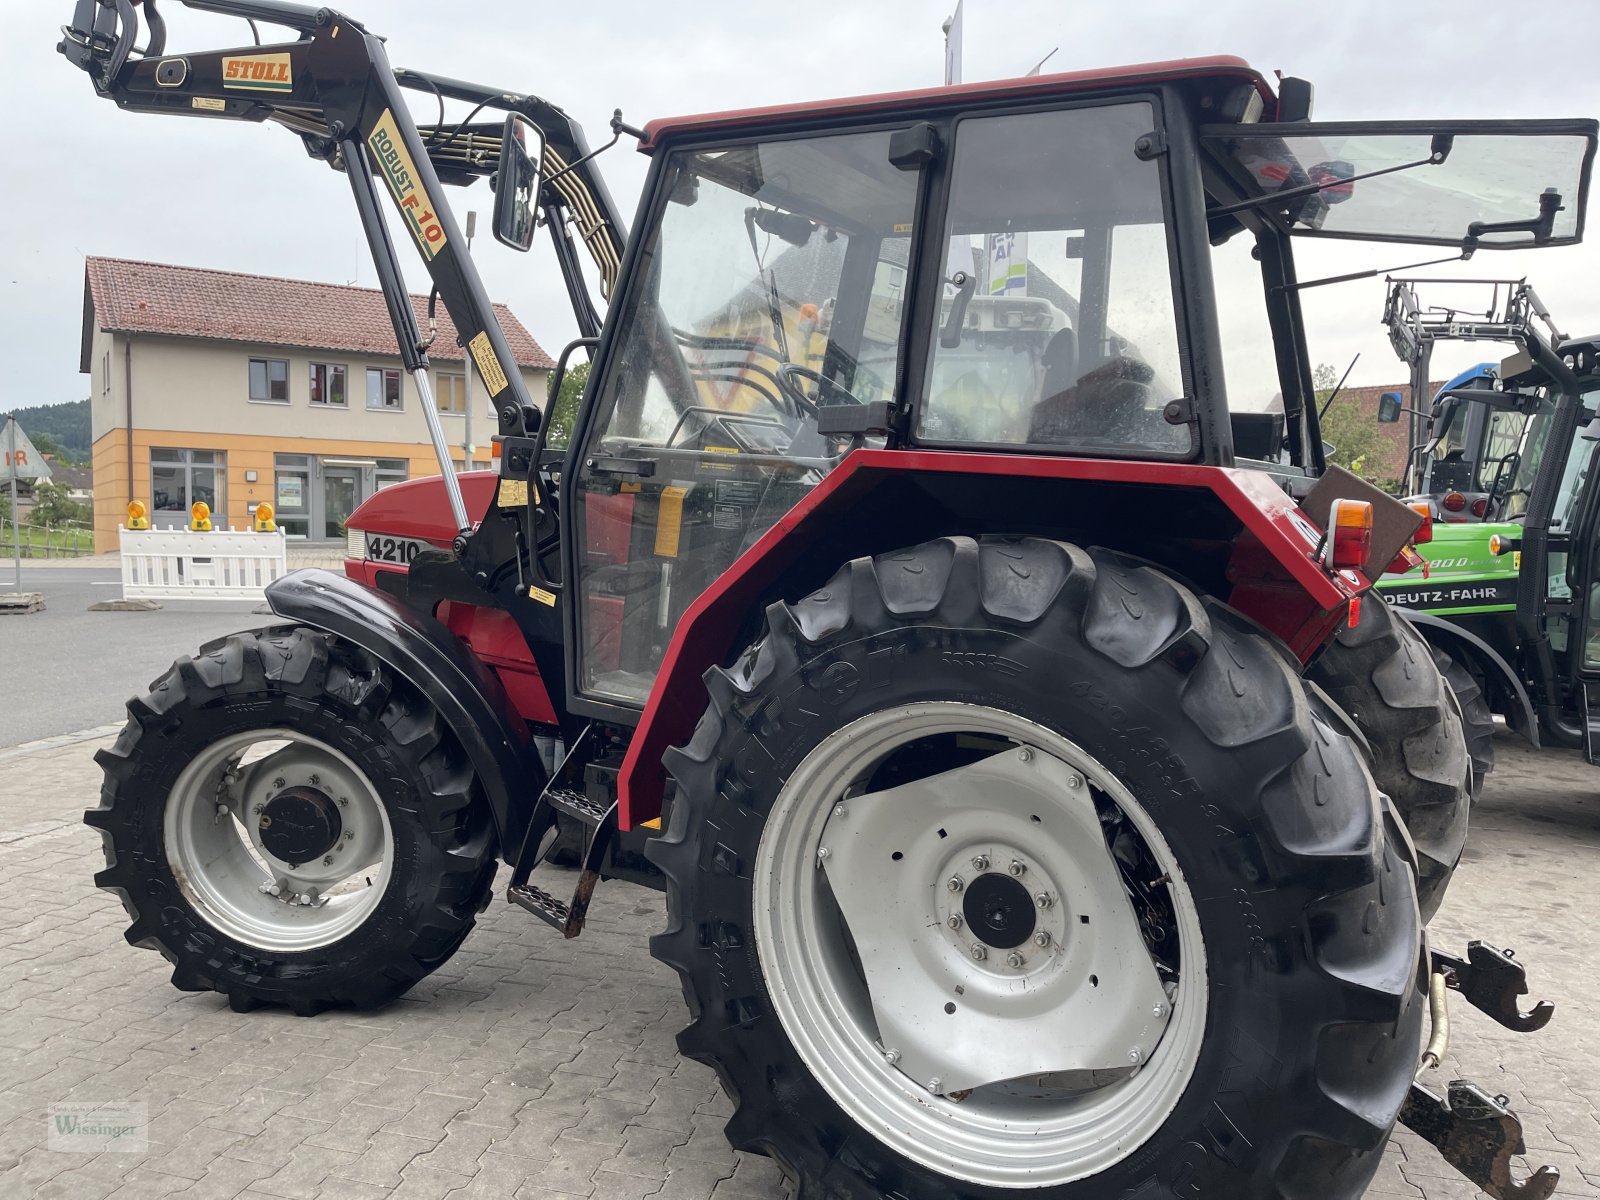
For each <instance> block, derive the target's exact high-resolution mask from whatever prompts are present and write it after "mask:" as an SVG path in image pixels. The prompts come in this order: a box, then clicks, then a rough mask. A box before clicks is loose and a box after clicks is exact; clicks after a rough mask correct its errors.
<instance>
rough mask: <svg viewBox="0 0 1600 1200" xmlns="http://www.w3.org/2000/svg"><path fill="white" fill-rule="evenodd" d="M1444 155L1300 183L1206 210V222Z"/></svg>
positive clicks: (1434, 161)
mask: <svg viewBox="0 0 1600 1200" xmlns="http://www.w3.org/2000/svg"><path fill="white" fill-rule="evenodd" d="M1444 159H1445V156H1444V154H1441V153H1439V152H1438V151H1435V152H1434V153H1432V154H1430V155H1428V157H1427V158H1419V159H1417V161H1416V162H1408V163H1399V164H1397V165H1395V166H1392V167H1379V168H1378V169H1377V170H1376V171H1368V172H1366V173H1365V174H1363V175H1351V176H1349V177H1348V178H1345V179H1330V180H1329V181H1328V182H1327V183H1302V184H1301V185H1300V186H1299V187H1292V188H1288V189H1286V190H1284V191H1277V192H1266V193H1263V194H1262V195H1260V196H1251V197H1250V198H1249V199H1247V200H1240V201H1239V202H1238V203H1236V204H1224V205H1223V206H1222V207H1221V208H1208V209H1206V220H1208V221H1209V220H1212V219H1214V218H1216V217H1227V216H1232V215H1233V214H1234V213H1237V212H1245V211H1247V210H1249V209H1252V208H1264V207H1266V206H1267V205H1269V204H1278V203H1280V202H1282V201H1285V200H1299V199H1300V198H1301V197H1302V196H1315V195H1316V194H1317V193H1318V192H1325V191H1327V190H1328V189H1329V188H1331V187H1349V186H1350V185H1351V184H1353V183H1360V182H1361V181H1362V180H1363V179H1376V178H1377V177H1378V176H1380V175H1393V174H1394V173H1395V172H1396V171H1409V170H1411V169H1412V168H1413V167H1432V166H1437V165H1438V164H1440V163H1442V162H1443V161H1444Z"/></svg>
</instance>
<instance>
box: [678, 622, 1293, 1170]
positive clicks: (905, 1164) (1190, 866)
mask: <svg viewBox="0 0 1600 1200" xmlns="http://www.w3.org/2000/svg"><path fill="white" fill-rule="evenodd" d="M953 674H954V675H955V678H956V679H957V680H959V681H960V683H961V685H962V686H959V687H956V688H954V689H953V687H952V683H953V679H952V676H953ZM1153 674H1156V675H1162V676H1165V679H1164V680H1162V681H1161V682H1159V683H1158V682H1156V681H1155V680H1153V679H1151V676H1152V675H1153ZM1083 681H1093V682H1092V683H1090V682H1083ZM1182 685H1183V678H1182V676H1181V675H1180V674H1179V673H1178V672H1177V671H1176V670H1175V669H1174V668H1172V667H1170V666H1168V665H1166V664H1164V663H1156V664H1151V665H1149V666H1147V667H1144V668H1140V669H1136V670H1123V669H1120V668H1117V667H1116V666H1115V664H1112V663H1110V662H1109V661H1108V660H1107V659H1105V658H1104V657H1102V656H1101V655H1099V654H1097V653H1096V652H1094V651H1093V650H1090V649H1089V648H1087V647H1086V646H1084V645H1083V644H1082V643H1081V642H1079V641H1077V640H1076V639H1074V638H1071V637H1060V636H1056V637H1040V636H1038V632H1037V631H1029V632H1028V633H1023V632H1021V631H1016V632H1014V631H1008V630H1003V629H996V628H992V627H978V628H966V629H949V628H937V627H928V626H918V625H908V626H902V627H899V628H895V629H892V630H889V631H886V632H883V633H880V634H877V635H873V636H868V637H859V638H855V639H853V640H848V641H844V640H841V641H837V642H830V643H829V644H828V645H827V646H826V648H825V650H824V651H823V652H822V653H821V654H819V655H818V657H817V658H815V659H813V660H811V661H810V662H809V663H807V664H806V665H805V667H804V668H802V669H801V670H799V671H795V672H793V673H791V674H789V675H788V676H787V677H786V678H783V679H770V680H767V681H765V682H764V683H763V685H762V688H761V694H762V696H763V697H766V698H768V699H767V702H766V703H764V704H763V705H762V706H761V707H760V710H759V715H757V716H756V717H755V719H754V720H749V719H747V720H740V721H729V722H727V723H726V727H725V729H726V731H725V733H724V737H723V741H722V742H721V743H720V744H719V746H718V748H717V750H716V752H715V754H714V755H713V758H714V759H715V760H719V761H721V762H724V763H728V764H730V765H731V769H730V770H729V771H728V772H727V774H726V776H725V777H724V778H723V780H722V786H721V787H720V788H719V790H718V798H717V801H716V803H715V805H714V809H713V815H712V818H711V819H712V822H713V824H714V825H715V826H716V829H717V835H716V837H715V839H711V840H708V841H706V842H705V843H704V847H705V849H706V850H707V851H710V852H713V853H715V854H723V855H727V854H729V853H731V854H732V855H733V856H734V857H735V858H736V860H737V870H736V871H731V872H730V871H727V870H722V871H719V870H718V869H716V865H715V864H714V863H709V862H708V863H704V864H703V866H704V867H705V868H706V869H702V870H700V871H698V872H697V873H696V875H695V877H694V884H693V886H695V887H697V888H703V889H705V891H704V892H703V894H701V895H698V896H695V897H693V898H692V901H691V903H690V904H689V905H687V906H686V907H687V908H688V909H689V910H691V911H693V912H697V913H716V914H718V916H719V918H720V920H721V921H722V923H723V926H724V927H723V928H722V929H721V930H720V931H719V932H718V934H717V937H719V938H720V946H719V958H720V961H719V967H720V976H721V979H722V980H723V981H724V984H725V986H724V988H723V991H722V994H721V995H720V996H718V997H703V998H702V999H703V1001H704V1002H706V1003H708V1004H709V1003H716V1002H719V1001H720V1002H721V1003H723V1004H725V1005H726V1006H727V1009H728V1011H729V1012H730V1013H744V1014H750V1013H757V1012H759V1013H760V1014H761V1015H760V1016H759V1018H757V1019H755V1020H753V1021H752V1023H751V1027H750V1028H749V1029H748V1030H746V1031H745V1032H744V1034H743V1035H742V1036H741V1037H740V1038H739V1039H738V1042H739V1043H740V1044H741V1045H743V1046H744V1047H745V1048H746V1049H747V1050H748V1051H749V1052H750V1053H751V1054H752V1055H753V1056H754V1058H753V1059H752V1061H753V1062H758V1063H761V1064H762V1065H763V1067H764V1069H765V1070H766V1072H767V1074H768V1076H769V1078H770V1080H771V1092H772V1097H773V1100H774V1101H775V1102H776V1103H777V1104H778V1106H779V1107H780V1109H781V1110H782V1111H781V1112H780V1113H779V1114H778V1116H777V1118H776V1119H777V1120H778V1121H780V1122H781V1121H783V1120H784V1119H785V1116H786V1115H787V1116H791V1117H792V1118H793V1121H794V1123H795V1124H796V1125H801V1126H810V1127H815V1128H816V1129H817V1131H818V1133H817V1138H818V1140H819V1142H820V1143H828V1142H830V1140H832V1141H835V1142H837V1143H841V1144H843V1143H848V1144H849V1145H850V1146H852V1147H854V1148H855V1149H854V1150H853V1152H852V1155H851V1157H852V1158H853V1160H854V1163H855V1169H856V1171H857V1172H865V1171H866V1169H867V1167H868V1165H869V1164H870V1165H871V1166H872V1167H873V1168H874V1169H876V1171H877V1174H876V1175H875V1176H872V1177H871V1178H870V1182H871V1184H872V1185H874V1186H876V1187H877V1188H879V1189H880V1191H881V1193H882V1194H884V1195H907V1196H916V1197H922V1196H930V1197H932V1196H941V1197H942V1196H956V1195H960V1196H991V1195H992V1196H994V1197H997V1198H998V1197H1001V1196H1010V1195H1013V1194H1014V1193H1012V1192H1010V1191H1008V1190H1006V1189H989V1188H982V1187H975V1186H972V1185H968V1184H961V1183H958V1182H956V1181H953V1180H951V1179H949V1178H947V1177H944V1176H941V1175H938V1174H937V1173H935V1172H932V1171H929V1170H928V1169H927V1168H924V1167H922V1166H921V1165H919V1164H915V1163H912V1162H910V1161H909V1160H906V1159H904V1158H902V1157H901V1156H899V1155H898V1154H896V1153H894V1152H893V1151H891V1150H889V1149H888V1148H887V1147H885V1146H883V1145H882V1144H881V1143H878V1142H876V1141H875V1140H874V1141H872V1147H873V1149H871V1150H866V1149H864V1148H863V1143H864V1142H865V1141H867V1140H868V1139H867V1135H865V1134H863V1133H861V1132H860V1131H859V1130H858V1129H857V1127H856V1125H855V1122H853V1121H852V1120H851V1119H850V1118H849V1117H848V1116H846V1115H845V1114H844V1113H843V1112H842V1111H841V1110H840V1109H839V1108H838V1106H837V1105H836V1104H835V1102H834V1101H833V1100H832V1098H831V1097H829V1096H828V1095H827V1093H826V1092H825V1091H824V1090H823V1089H822V1088H821V1086H820V1085H819V1084H817V1083H816V1082H815V1080H814V1079H813V1077H812V1074H811V1072H810V1071H809V1070H808V1069H807V1068H806V1067H805V1065H804V1064H803V1062H802V1061H801V1060H800V1059H799V1057H798V1055H797V1054H796V1052H795V1051H794V1049H793V1047H792V1044H791V1043H790V1041H789V1039H788V1036H787V1034H785V1033H784V1032H783V1030H782V1028H781V1023H780V1022H779V1020H778V1018H777V1016H776V1014H775V1012H773V1010H772V1007H771V1001H770V998H769V993H768V990H767V987H766V983H765V980H764V978H763V972H762V969H761V964H760V959H759V956H758V951H757V948H756V939H755V937H754V935H753V930H752V914H751V908H752V896H753V890H752V889H751V887H750V883H749V875H750V873H751V872H752V871H753V869H754V863H755V860H756V855H757V850H758V846H759V842H760V838H761V834H762V830H763V828H764V824H765V817H766V814H767V813H768V812H770V810H771V807H772V805H773V803H774V801H775V800H776V798H777V796H778V794H779V791H780V790H781V787H782V781H784V780H786V779H787V778H788V777H789V776H790V775H791V773H792V772H793V770H794V768H795V767H796V766H798V765H799V763H800V762H801V761H802V760H803V759H804V758H805V756H806V755H807V754H809V753H810V752H811V751H812V750H814V749H815V748H816V746H817V745H818V744H819V743H820V742H821V741H822V740H823V738H824V737H825V736H826V735H828V734H830V733H832V732H834V731H836V730H838V729H839V728H841V727H842V726H845V725H847V724H849V723H850V722H852V721H855V720H857V719H859V718H861V717H864V716H867V715H869V714H871V713H874V712H877V711H880V710H882V709H885V708H890V707H895V706H899V705H902V704H909V703H916V702H922V701H929V702H932V701H952V700H954V701H961V702H965V703H969V704H975V705H983V706H987V707H992V708H996V709H1001V710H1003V711H1006V712H1009V713H1012V714H1014V715H1016V716H1019V717H1022V718H1025V719H1027V720H1029V721H1032V722H1035V723H1037V724H1039V725H1042V726H1044V727H1045V728H1046V729H1049V730H1052V731H1054V732H1056V733H1058V734H1059V735H1061V736H1064V737H1067V738H1069V740H1071V741H1073V742H1074V743H1076V744H1077V745H1078V746H1080V747H1081V748H1082V749H1083V750H1084V751H1085V752H1086V753H1088V754H1089V755H1090V756H1091V757H1092V758H1093V759H1094V760H1096V761H1097V762H1098V763H1099V764H1100V765H1101V766H1102V767H1104V768H1105V769H1106V770H1107V771H1109V772H1110V773H1111V774H1113V775H1115V776H1116V777H1117V779H1119V780H1120V781H1121V782H1122V783H1123V785H1124V786H1126V787H1127V788H1128V789H1129V791H1130V792H1131V793H1132V794H1133V796H1134V798H1135V799H1136V800H1137V802H1138V804H1139V805H1140V807H1141V808H1143V809H1144V811H1145V813H1146V814H1148V816H1149V817H1150V818H1151V819H1152V820H1153V821H1154V823H1155V824H1156V825H1157V827H1158V828H1160V829H1161V831H1162V833H1163V836H1164V838H1165V840H1166V842H1167V846H1168V849H1169V852H1170V853H1171V854H1172V856H1173V857H1174V859H1175V860H1176V861H1177V863H1178V865H1179V867H1180V869H1181V870H1182V872H1183V873H1184V875H1185V877H1186V880H1187V885H1188V888H1189V891H1190V895H1191V896H1192V897H1193V899H1194V901H1195V907H1196V910H1197V912H1198V914H1199V918H1200V924H1201V928H1202V936H1203V939H1204V942H1205V948H1206V959H1207V974H1208V982H1207V990H1208V995H1209V999H1208V1011H1207V1021H1206V1033H1205V1038H1204V1043H1203V1046H1202V1048H1201V1051H1200V1054H1199V1058H1198V1061H1197V1062H1196V1065H1195V1068H1194V1071H1193V1073H1192V1075H1191V1078H1190V1080H1189V1084H1188V1086H1187V1088H1186V1090H1185V1093H1184V1095H1183V1097H1182V1098H1181V1100H1180V1101H1179V1103H1178V1105H1177V1107H1176V1108H1175V1110H1174V1111H1173V1113H1172V1115H1171V1116H1169V1118H1168V1119H1167V1121H1166V1123H1165V1124H1164V1125H1163V1126H1162V1128H1161V1129H1160V1130H1159V1131H1158V1132H1157V1133H1156V1134H1155V1135H1154V1136H1152V1137H1151V1138H1150V1139H1149V1140H1147V1141H1146V1142H1145V1144H1144V1145H1142V1146H1141V1147H1139V1148H1138V1149H1136V1150H1135V1151H1134V1152H1133V1153H1132V1154H1130V1155H1129V1156H1128V1157H1127V1158H1125V1159H1123V1160H1122V1161H1121V1162H1119V1163H1117V1164H1116V1165H1115V1166H1113V1167H1112V1168H1110V1169H1109V1170H1107V1171H1105V1172H1103V1173H1101V1174H1099V1175H1096V1176H1094V1177H1093V1178H1092V1179H1089V1180H1085V1181H1082V1182H1081V1183H1079V1184H1076V1185H1067V1186H1065V1187H1063V1188H1061V1189H1059V1190H1058V1191H1052V1193H1051V1194H1052V1195H1053V1196H1055V1195H1059V1196H1062V1197H1067V1196H1072V1197H1078V1196H1082V1197H1089V1196H1094V1197H1101V1196H1107V1195H1120V1194H1122V1192H1121V1191H1120V1190H1118V1189H1131V1190H1133V1191H1134V1194H1141V1195H1142V1194H1143V1193H1141V1192H1139V1191H1138V1189H1139V1188H1140V1187H1142V1186H1147V1185H1148V1186H1150V1187H1152V1188H1154V1187H1157V1184H1156V1177H1157V1173H1156V1169H1157V1167H1158V1166H1159V1168H1160V1176H1161V1178H1163V1179H1167V1180H1170V1179H1172V1178H1173V1177H1174V1176H1179V1177H1188V1178H1191V1179H1192V1180H1193V1181H1194V1183H1193V1188H1194V1190H1193V1193H1192V1194H1194V1195H1196V1196H1202V1195H1206V1196H1208V1195H1223V1194H1228V1189H1229V1188H1230V1187H1235V1186H1237V1185H1238V1183H1239V1182H1240V1180H1241V1178H1243V1176H1241V1175H1240V1174H1239V1173H1238V1172H1240V1171H1243V1172H1245V1173H1246V1174H1248V1173H1250V1172H1253V1171H1259V1170H1261V1169H1262V1168H1263V1166H1265V1167H1266V1168H1268V1169H1270V1166H1271V1164H1261V1163H1257V1162H1249V1161H1241V1162H1238V1163H1234V1164H1232V1167H1233V1169H1232V1170H1229V1169H1228V1168H1229V1165H1230V1164H1229V1163H1228V1162H1227V1161H1226V1159H1225V1156H1224V1157H1218V1155H1217V1154H1216V1153H1215V1152H1214V1150H1213V1151H1205V1150H1202V1149H1200V1144H1199V1143H1204V1144H1206V1145H1208V1146H1212V1147H1215V1146H1217V1145H1226V1144H1228V1143H1229V1141H1230V1140H1232V1139H1233V1138H1234V1136H1235V1135H1234V1132H1233V1131H1234V1130H1237V1131H1240V1132H1242V1133H1243V1135H1244V1137H1245V1139H1246V1140H1249V1138H1250V1133H1249V1131H1250V1130H1251V1128H1252V1126H1253V1125H1254V1124H1255V1123H1256V1122H1257V1121H1260V1120H1263V1119H1267V1120H1271V1121H1273V1122H1274V1123H1275V1124H1277V1123H1281V1121H1282V1119H1283V1117H1282V1114H1281V1111H1278V1112H1270V1113H1269V1112H1268V1111H1267V1109H1269V1108H1270V1109H1273V1110H1281V1107H1282V1106H1283V1104H1284V1103H1286V1102H1288V1103H1292V1101H1286V1098H1285V1097H1284V1096H1283V1095H1281V1094H1279V1093H1277V1092H1276V1091H1275V1090H1274V1089H1272V1088H1268V1087H1266V1086H1264V1085H1263V1083H1262V1080H1263V1079H1265V1078H1266V1076H1268V1075H1270V1074H1272V1073H1274V1072H1276V1071H1278V1070H1280V1069H1281V1063H1282V1062H1283V1061H1284V1060H1291V1061H1292V1060H1293V1059H1296V1058H1299V1059H1304V1058H1305V1057H1306V1056H1307V1055H1308V1054H1310V1053H1313V1052H1314V1051H1312V1050H1311V1049H1309V1048H1308V1047H1307V1046H1306V1045H1304V1044H1302V1043H1305V1042H1307V1041H1308V1030H1307V1028H1306V1026H1305V1025H1304V1024H1303V1023H1301V1022H1300V1021H1298V1020H1296V1019H1295V1012H1296V1007H1297V1002H1298V1000H1299V999H1300V998H1301V997H1302V996H1303V994H1304V992H1305V989H1306V988H1307V986H1308V983H1309V981H1308V972H1309V971H1311V970H1314V968H1312V967H1309V966H1307V964H1305V961H1304V954H1303V951H1302V949H1301V946H1302V943H1303V940H1304V938H1305V931H1304V914H1305V910H1306V906H1307V904H1308V903H1310V902H1311V901H1312V900H1314V899H1315V897H1316V896H1317V894H1318V888H1317V886H1316V882H1315V881H1314V880H1310V879H1306V878H1297V877H1292V876H1291V877H1285V876H1284V875H1283V873H1282V871H1281V870H1279V871H1278V872H1277V873H1276V874H1274V871H1273V868H1272V866H1271V865H1269V862H1268V852H1267V850H1266V848H1265V847H1264V846H1263V844H1262V842H1261V840H1260V839H1258V838H1257V837H1256V835H1255V833H1254V828H1255V826H1256V825H1257V823H1258V822H1259V819H1260V813H1259V812H1258V811H1255V809H1256V804H1255V801H1256V798H1257V797H1258V796H1259V795H1260V793H1261V789H1262V784H1263V780H1264V779H1266V778H1268V777H1270V775H1271V774H1272V773H1273V772H1274V771H1275V770H1276V769H1279V768H1281V767H1282V766H1283V764H1282V762H1281V760H1280V761H1279V762H1278V764H1277V766H1276V767H1274V766H1273V765H1272V764H1271V763H1269V762H1266V761H1264V757H1263V753H1262V748H1261V747H1259V746H1256V747H1244V748H1240V749H1234V750H1223V749H1220V748H1219V747H1217V746H1216V745H1215V744H1213V742H1212V741H1211V739H1210V738H1208V737H1207V736H1206V734H1205V733H1203V732H1202V731H1201V730H1200V729H1199V728H1198V727H1197V726H1196V725H1195V723H1194V721H1193V720H1192V719H1191V718H1190V717H1189V715H1188V714H1187V713H1186V712H1185V711H1184V708H1183V705H1182V703H1181V699H1180V697H1181V690H1182ZM1197 767H1198V768H1200V769H1199V770H1198V771H1196V770H1195V768H1197ZM1196 775H1198V776H1199V777H1200V778H1203V779H1205V780H1206V790H1205V794H1203V795H1202V794H1201V791H1200V786H1199V784H1198V783H1196ZM819 802H820V801H819ZM828 802H829V803H831V800H830V801H828ZM733 922H737V923H739V924H740V925H742V927H743V928H742V931H739V930H729V929H728V928H726V926H727V925H728V924H730V923H733ZM733 942H737V943H738V948H737V949H733V948H731V947H730V943H733ZM1312 986H1314V985H1312ZM1243 1031H1248V1033H1247V1034H1246V1033H1244V1032H1243ZM1309 1040H1310V1041H1312V1042H1314V1037H1313V1038H1310V1039H1309ZM735 1052H737V1051H735ZM1175 1162H1176V1165H1175ZM830 1194H831V1193H830ZM1151 1194H1152V1195H1167V1194H1169V1193H1168V1192H1166V1191H1164V1190H1158V1191H1153V1192H1152V1193H1151ZM1185 1194H1188V1193H1185Z"/></svg>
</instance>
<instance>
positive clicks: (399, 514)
mask: <svg viewBox="0 0 1600 1200" xmlns="http://www.w3.org/2000/svg"><path fill="white" fill-rule="evenodd" d="M457 478H458V479H459V480H460V481H461V495H462V499H463V500H465V501H466V505H467V515H468V516H469V517H472V518H473V519H474V520H480V519H482V517H483V514H484V513H485V512H487V511H488V510H489V505H490V504H491V503H492V502H493V500H494V491H495V483H496V479H497V478H498V477H497V476H496V475H495V473H494V472H493V471H468V472H466V474H464V475H458V476H457ZM345 524H346V525H348V526H349V527H350V528H351V529H360V530H364V531H366V532H369V533H385V534H388V535H389V536H391V537H408V538H421V539H422V540H423V541H425V542H432V543H433V544H434V545H435V546H441V547H445V546H449V545H450V541H451V539H452V538H454V537H455V536H456V523H455V520H454V518H452V517H451V515H450V501H449V499H448V497H446V495H445V490H444V479H443V478H442V477H440V476H438V475H425V476H423V477H422V478H420V479H408V480H406V481H405V482H404V483H394V484H390V485H389V486H388V487H386V488H384V489H383V490H382V491H379V492H376V493H374V494H373V495H372V496H371V497H369V498H368V500H367V501H366V503H364V504H362V505H361V507H359V508H357V509H356V510H355V512H353V513H351V514H350V519H349V520H348V521H346V522H345Z"/></svg>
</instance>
